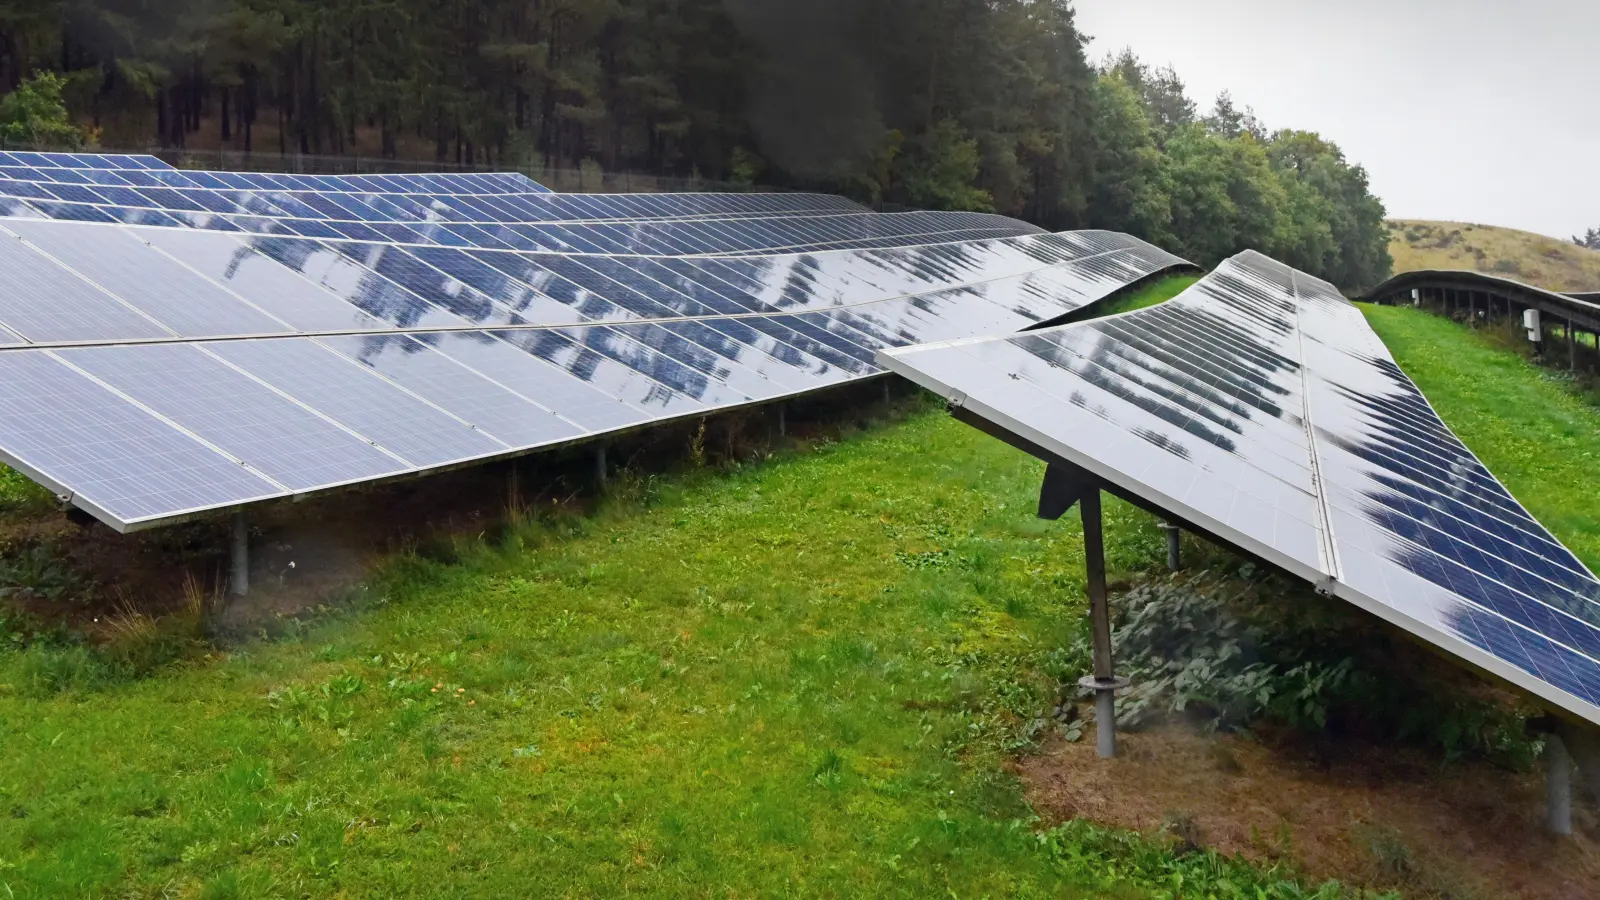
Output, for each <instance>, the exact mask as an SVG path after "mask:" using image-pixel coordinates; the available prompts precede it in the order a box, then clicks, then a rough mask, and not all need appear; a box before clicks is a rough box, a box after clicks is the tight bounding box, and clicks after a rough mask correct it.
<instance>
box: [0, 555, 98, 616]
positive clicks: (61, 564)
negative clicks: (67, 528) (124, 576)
mask: <svg viewBox="0 0 1600 900" xmlns="http://www.w3.org/2000/svg"><path fill="white" fill-rule="evenodd" d="M93 590H94V585H93V584H92V583H90V582H89V581H88V580H86V579H85V578H84V577H83V575H82V574H81V573H80V572H78V570H77V569H75V568H74V567H73V565H72V563H71V561H70V560H69V559H67V558H66V557H65V556H63V555H62V554H61V553H60V552H59V551H58V550H57V549H56V548H55V547H52V546H51V545H49V544H34V545H33V546H30V547H27V548H25V549H23V550H22V551H21V552H20V553H16V554H14V555H12V556H10V557H8V558H5V559H0V599H4V598H7V597H11V598H16V599H34V600H48V601H52V602H59V601H63V600H72V599H76V598H81V597H84V596H87V595H88V594H89V593H90V592H91V591H93Z"/></svg>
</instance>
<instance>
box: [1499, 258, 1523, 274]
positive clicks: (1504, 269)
mask: <svg viewBox="0 0 1600 900" xmlns="http://www.w3.org/2000/svg"><path fill="white" fill-rule="evenodd" d="M1493 271H1495V272H1499V273H1500V274H1502V275H1520V274H1521V273H1522V264H1521V263H1519V262H1517V261H1516V260H1514V259H1501V260H1496V261H1495V264H1494V267H1493Z"/></svg>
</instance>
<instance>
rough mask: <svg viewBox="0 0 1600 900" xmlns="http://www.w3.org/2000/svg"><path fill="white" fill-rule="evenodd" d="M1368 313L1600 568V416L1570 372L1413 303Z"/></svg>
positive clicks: (1576, 548)
mask: <svg viewBox="0 0 1600 900" xmlns="http://www.w3.org/2000/svg"><path fill="white" fill-rule="evenodd" d="M1362 311H1363V312H1364V313H1366V316H1367V321H1369V322H1371V323H1372V326H1373V328H1375V329H1376V330H1377V332H1378V335H1379V336H1380V337H1381V338H1383V341H1384V343H1385V344H1386V345H1388V347H1389V349H1390V351H1391V352H1393V353H1394V356H1395V358H1396V359H1397V360H1399V362H1400V367H1401V368H1402V369H1404V370H1405V372H1406V374H1407V375H1410V376H1411V378H1412V380H1414V381H1415V382H1416V383H1417V386H1418V387H1420V388H1421V389H1422V392H1423V393H1424V394H1426V395H1427V397H1428V399H1429V400H1430V401H1431V402H1432V403H1433V405H1434V407H1435V408H1436V409H1437V410H1438V411H1439V414H1440V415H1441V416H1443V417H1444V420H1445V421H1446V422H1447V423H1449V425H1450V427H1451V429H1453V430H1454V431H1455V433H1456V435H1457V436H1458V437H1460V438H1461V440H1462V441H1464V442H1465V443H1466V445H1467V446H1468V447H1470V448H1471V449H1472V452H1473V453H1475V454H1477V456H1478V458H1479V459H1481V460H1483V463H1484V465H1486V466H1488V467H1489V470H1490V471H1491V472H1493V473H1494V474H1495V475H1496V476H1498V477H1499V479H1500V480H1501V482H1503V483H1504V484H1505V486H1506V487H1507V488H1508V489H1510V491H1511V493H1512V494H1513V495H1514V496H1516V498H1517V499H1518V500H1520V501H1522V504H1523V505H1524V506H1526V507H1527V508H1528V510H1529V511H1530V512H1532V513H1533V514H1534V516H1535V517H1537V518H1538V519H1539V521H1540V522H1543V523H1544V525H1545V526H1546V527H1547V528H1549V529H1550V530H1551V531H1553V532H1554V533H1555V534H1556V536H1557V537H1559V538H1560V539H1561V540H1562V542H1564V543H1565V544H1566V545H1567V546H1568V547H1570V548H1571V549H1572V551H1573V552H1574V553H1576V554H1577V555H1578V556H1579V558H1581V559H1582V560H1583V561H1584V563H1585V564H1587V565H1588V566H1589V568H1590V569H1594V570H1600V506H1597V505H1596V504H1595V503H1594V491H1593V490H1591V489H1590V488H1589V487H1588V485H1589V484H1590V481H1591V479H1592V477H1593V473H1594V471H1595V469H1596V467H1597V466H1600V427H1597V426H1600V416H1597V413H1596V410H1595V408H1594V406H1593V405H1592V404H1591V403H1589V402H1588V401H1587V400H1585V399H1584V398H1583V397H1582V396H1580V395H1579V394H1578V393H1577V392H1576V391H1575V390H1574V389H1573V387H1572V385H1571V382H1570V379H1569V378H1567V377H1565V376H1563V375H1561V374H1559V373H1555V372H1552V371H1550V370H1548V369H1544V368H1541V367H1540V366H1538V365H1537V364H1535V363H1533V362H1531V361H1530V360H1528V359H1526V358H1524V357H1522V356H1520V355H1519V354H1516V353H1513V352H1511V351H1509V350H1506V349H1503V348H1499V347H1496V346H1495V345H1494V343H1493V340H1492V338H1491V337H1490V336H1488V335H1484V334H1481V333H1478V332H1475V331H1473V330H1472V329H1470V328H1468V327H1467V326H1465V325H1462V324H1458V323H1456V322H1452V321H1450V320H1449V319H1446V318H1444V317H1441V316H1437V315H1433V314H1431V313H1428V312H1425V311H1422V310H1418V309H1413V308H1410V307H1388V306H1369V305H1365V304H1363V305H1362Z"/></svg>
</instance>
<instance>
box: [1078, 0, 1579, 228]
mask: <svg viewBox="0 0 1600 900" xmlns="http://www.w3.org/2000/svg"><path fill="white" fill-rule="evenodd" d="M1075 6H1076V8H1077V13H1078V25H1079V27H1080V28H1081V30H1082V31H1083V33H1084V34H1086V35H1088V36H1090V37H1091V38H1093V41H1092V42H1091V43H1090V45H1089V56H1090V59H1091V60H1093V61H1095V62H1099V61H1100V60H1101V59H1102V58H1103V57H1105V56H1106V54H1108V53H1111V52H1114V51H1116V50H1119V49H1121V48H1122V47H1124V46H1131V47H1132V48H1133V50H1134V52H1135V53H1137V54H1138V55H1139V56H1140V57H1141V58H1142V59H1143V60H1144V61H1145V62H1147V63H1150V64H1154V65H1158V66H1159V65H1165V64H1168V63H1170V64H1172V66H1173V67H1174V68H1176V69H1177V71H1178V74H1179V76H1180V77H1182V78H1183V79H1184V81H1185V82H1187V84H1188V86H1189V95H1190V96H1191V97H1192V98H1193V99H1194V100H1195V102H1196V103H1197V104H1198V105H1199V107H1200V109H1201V111H1202V113H1203V112H1205V111H1208V110H1209V109H1210V108H1211V105H1212V101H1213V100H1214V99H1215V97H1216V95H1217V94H1218V93H1219V92H1220V91H1222V90H1224V89H1227V90H1231V91H1232V92H1233V98H1234V102H1235V103H1236V104H1237V105H1238V106H1240V107H1244V106H1253V107H1255V111H1256V115H1258V116H1259V117H1260V118H1261V119H1262V121H1263V122H1264V123H1265V124H1266V125H1267V127H1269V128H1272V129H1277V128H1298V129H1303V130H1306V131H1316V132H1320V133H1321V134H1323V135H1324V136H1325V137H1327V138H1329V139H1331V140H1333V141H1335V142H1336V143H1338V144H1339V145H1340V147H1342V148H1343V149H1344V151H1345V155H1346V156H1347V157H1348V158H1350V159H1351V160H1352V161H1354V162H1356V163H1359V164H1361V165H1363V166H1365V167H1366V169H1367V172H1368V173H1369V174H1370V176H1371V178H1372V186H1373V192H1374V193H1376V194H1377V195H1378V196H1379V197H1381V198H1382V199H1383V201H1384V204H1385V205H1386V206H1387V207H1388V209H1389V215H1390V216H1392V217H1395V218H1403V219H1449V220H1456V221H1467V222H1479V223H1483V224H1489V225H1502V226H1508V227H1512V228H1521V229H1525V230H1528V231H1536V232H1540V233H1543V234H1548V235H1553V236H1555V237H1559V238H1567V237H1570V236H1571V235H1573V234H1574V233H1581V232H1582V231H1583V230H1584V229H1585V228H1587V227H1591V226H1600V166H1597V165H1596V161H1597V159H1600V2H1597V0H1518V2H1495V0H1323V2H1311V0H1275V2H1269V0H1207V2H1199V0H1077V2H1076V4H1075Z"/></svg>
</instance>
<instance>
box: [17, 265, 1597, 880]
mask: <svg viewBox="0 0 1600 900" xmlns="http://www.w3.org/2000/svg"><path fill="white" fill-rule="evenodd" d="M1172 293H1176V290H1172ZM1368 314H1369V316H1370V317H1371V319H1372V321H1373V323H1374V325H1375V327H1377V328H1378V329H1379V331H1380V333H1381V334H1382V335H1383V336H1384V338H1385V339H1386V340H1387V341H1389V342H1390V346H1392V347H1394V348H1395V350H1396V354H1397V356H1398V357H1399V358H1400V359H1401V361H1402V364H1403V365H1404V366H1405V367H1406V368H1407V371H1408V372H1411V374H1413V376H1414V377H1415V378H1416V379H1417V380H1418V382H1419V383H1420V384H1422V386H1423V388H1424V389H1425V390H1426V391H1427V392H1428V393H1429V395H1430V397H1432V398H1433V399H1434V400H1435V402H1436V403H1437V404H1438V406H1439V408H1440V410H1441V412H1442V413H1443V414H1444V415H1445V416H1446V418H1447V419H1448V420H1449V421H1450V422H1451V424H1452V425H1453V426H1455V427H1456V428H1457V430H1458V432H1459V433H1460V434H1461V435H1462V437H1463V438H1464V439H1466V440H1467V442H1468V443H1469V444H1470V445H1471V446H1472V447H1473V448H1474V449H1475V450H1477V451H1478V452H1479V453H1480V454H1481V455H1482V456H1483V458H1484V459H1485V461H1486V462H1487V463H1488V464H1489V465H1490V467H1491V468H1493V469H1494V470H1495V471H1496V472H1497V473H1499V474H1501V475H1502V476H1503V477H1504V478H1505V480H1506V481H1507V483H1508V485H1510V487H1511V488H1512V490H1513V491H1514V492H1515V493H1516V494H1517V495H1518V496H1519V497H1520V498H1521V499H1523V500H1524V501H1525V502H1527V503H1528V505H1529V506H1530V507H1531V508H1533V509H1534V510H1535V512H1536V513H1537V514H1538V515H1540V516H1541V517H1542V518H1543V519H1544V521H1545V522H1546V523H1547V524H1549V525H1551V526H1552V527H1553V528H1554V529H1555V530H1556V531H1557V533H1558V534H1560V535H1561V536H1562V537H1563V538H1564V539H1566V540H1568V541H1569V543H1571V544H1572V545H1573V546H1574V548H1575V549H1578V550H1579V552H1580V553H1581V554H1582V555H1584V556H1585V558H1586V559H1589V560H1591V562H1594V561H1596V557H1600V539H1597V535H1600V528H1597V527H1596V521H1595V519H1594V518H1593V517H1592V516H1586V515H1585V514H1584V511H1583V506H1584V503H1583V502H1582V501H1583V497H1584V496H1586V495H1587V492H1581V491H1571V490H1568V489H1567V488H1569V487H1570V485H1573V484H1582V483H1583V481H1582V479H1581V478H1580V477H1579V475H1580V474H1581V473H1580V471H1579V469H1580V467H1581V465H1582V460H1583V459H1584V458H1587V459H1589V460H1591V462H1592V459H1593V455H1594V454H1595V453H1596V452H1597V451H1600V439H1597V438H1596V437H1595V435H1594V427H1593V426H1594V418H1593V417H1594V413H1593V411H1592V410H1590V409H1589V408H1587V407H1585V406H1584V405H1583V404H1582V402H1581V401H1578V400H1576V399H1573V398H1572V397H1570V396H1569V395H1568V394H1567V393H1565V389H1564V387H1563V386H1562V385H1561V384H1560V383H1559V382H1558V381H1555V380H1551V379H1549V378H1547V377H1545V376H1543V375H1542V374H1541V373H1540V372H1539V371H1538V370H1536V369H1534V368H1533V367H1532V366H1530V365H1528V364H1526V363H1524V362H1522V361H1520V360H1517V359H1516V358H1515V357H1514V356H1512V355H1511V354H1509V353H1504V352H1501V351H1494V350H1491V349H1489V348H1488V347H1487V345H1483V344H1482V343H1481V341H1480V339H1479V338H1478V337H1477V336H1475V335H1473V334H1472V333H1471V332H1470V331H1468V330H1467V329H1466V328H1465V327H1463V326H1459V325H1455V324H1452V323H1449V322H1447V321H1444V320H1442V319H1437V318H1434V317H1432V316H1429V315H1426V314H1424V313H1420V312H1417V311H1414V310H1409V309H1371V310H1368ZM1485 372H1488V373H1490V375H1489V376H1488V377H1485V375H1484V373H1485ZM1501 416H1504V417H1505V419H1504V421H1501V420H1500V419H1499V418H1498V417H1501ZM1585 416H1587V417H1588V418H1587V419H1585ZM1581 454H1588V456H1587V457H1583V456H1581ZM1041 474H1042V467H1041V466H1040V465H1039V464H1037V463H1035V462H1034V461H1032V460H1030V459H1028V458H1026V457H1024V456H1023V455H1021V454H1020V453H1017V452H1015V451H1013V450H1011V449H1009V448H1007V447H1005V446H1004V445H1002V444H1000V443H999V442H997V441H994V440H992V439H990V438H987V437H985V436H983V435H981V434H979V433H978V432H976V431H973V430H972V429H969V428H966V427H964V426H961V425H959V424H957V423H955V422H954V421H952V420H950V419H949V418H948V417H947V416H945V415H944V414H943V413H942V412H940V411H938V410H936V409H934V408H931V407H927V406H924V407H918V408H917V409H915V410H913V411H912V412H910V413H909V414H908V415H907V416H906V417H904V418H903V419H901V420H899V421H895V422H890V423H884V424H882V425H880V426H878V427H875V428H873V429H871V430H869V431H866V432H864V433H860V434H855V435H851V436H847V438H846V439H843V440H840V441H838V442H834V443H828V444H825V445H823V446H821V447H818V448H814V449H812V450H810V451H808V452H804V453H801V452H791V453H785V454H780V455H778V456H777V457H775V458H773V459H771V460H768V461H766V462H763V463H760V464H758V465H748V466H742V467H737V468H734V469H731V470H717V471H710V470H705V471H699V472H689V473H687V474H683V475H680V476H672V477H651V478H642V477H630V478H624V479H620V481H619V482H618V483H617V484H616V486H615V488H614V494H613V496H612V497H611V498H610V499H609V500H608V501H607V502H606V503H605V504H604V505H603V506H602V508H601V509H600V510H599V511H597V512H595V513H593V514H590V515H586V516H582V517H579V516H576V515H557V514H554V513H552V514H549V515H538V514H532V515H530V516H529V517H528V518H527V521H525V522H524V523H523V524H521V525H520V526H519V527H516V528H513V529H511V530H510V532H509V533H508V534H507V535H505V536H503V537H499V538H495V539H493V541H492V542H485V541H484V540H480V539H472V540H462V541H460V542H458V543H456V544H454V545H447V546H436V547H432V548H429V549H428V551H427V552H426V554H425V555H408V556H402V557H398V558H395V559H392V560H390V561H389V562H387V563H386V564H384V565H383V566H382V568H381V570H380V571H378V572H376V573H374V575H373V577H371V578H370V579H369V580H368V581H367V583H366V584H365V586H363V587H361V588H358V589H357V590H355V591H353V592H352V597H351V598H350V600H349V602H348V604H347V606H346V607H345V608H344V609H343V611H341V612H333V613H327V614H324V615H323V616H322V617H321V618H319V619H317V620H316V621H315V622H314V623H312V624H309V625H306V626H304V627H302V628H299V629H297V630H296V631H294V632H293V633H291V634H290V635H289V636H287V637H284V638H281V639H275V640H270V641H269V640H258V641H253V642H250V643H247V644H245V645H242V646H239V647H235V648H233V649H231V650H230V651H228V652H221V651H213V652H210V653H208V654H205V655H203V656H191V657H190V658H189V659H187V661H185V662H183V663H180V664H175V665H172V666H169V667H167V668H164V669H162V670H161V671H159V672H158V673H157V674H155V675H153V676H150V677H146V678H139V679H127V678H123V677H119V676H117V675H114V674H112V670H110V669H108V668H107V667H106V666H105V664H104V663H103V662H102V660H101V657H102V654H101V652H100V651H91V650H87V649H84V648H82V647H77V646H72V645H70V644H46V645H36V646H33V647H29V648H21V649H0V741H3V743H4V746H5V748H6V752H5V753H4V754H3V755H0V810H4V811H6V812H7V814H6V815H0V887H3V888H4V890H5V893H6V896H7V897H53V896H111V895H115V896H135V897H137V896H197V897H213V898H221V897H242V896H249V897H269V896H284V895H297V896H313V897H324V896H329V897H331V896H341V897H357V896H372V897H393V896H426V897H461V896H505V895H516V896H525V895H542V896H548V895H555V896H592V895H614V894H620V893H624V892H631V893H649V894H652V895H665V896H703V895H706V894H709V893H717V894H723V895H729V896H751V895H771V894H794V895H806V896H812V895H820V896H881V895H896V896H919V897H921V896H932V895H935V894H939V895H949V896H959V897H969V896H1006V897H1012V896H1023V897H1026V896H1041V897H1042V896H1056V897H1060V896H1065V897H1073V896H1084V897H1088V896H1124V897H1145V896H1174V895H1182V896H1217V897H1251V898H1256V897H1284V898H1287V897H1300V896H1308V894H1307V893H1305V892H1303V890H1302V889H1301V888H1299V887H1297V886H1295V885H1293V884H1290V883H1287V882H1280V881H1279V880H1278V879H1279V874H1278V873H1263V872H1261V871H1260V870H1257V869H1251V868H1248V867H1243V866H1240V865H1236V864H1231V863H1223V862H1221V861H1219V860H1217V859H1215V858H1214V857H1210V856H1207V855H1206V854H1190V855H1187V856H1177V855H1175V854H1174V853H1173V852H1172V851H1171V850H1169V849H1168V848H1167V847H1166V846H1165V845H1163V844H1161V843H1159V842H1153V841H1151V840H1147V839H1144V838H1138V837H1134V836H1129V835H1125V834H1120V833H1114V832H1107V831H1103V830H1100V829H1096V828H1094V827H1093V826H1089V825H1087V824H1082V823H1076V824H1069V825H1067V826H1064V827H1062V828H1058V829H1052V830H1041V826H1040V825H1039V824H1038V823H1037V822H1035V821H1034V820H1033V819H1032V813H1031V811H1030V810H1029V808H1028V807H1027V805H1026V804H1025V803H1024V801H1023V799H1022V795H1021V791H1020V788H1019V786H1018V783H1017V781H1016V779H1015V778H1014V776H1013V775H1011V774H1010V773H1009V770H1008V765H1007V764H1008V761H1009V760H1010V759H1012V758H1013V757H1014V755H1015V754H1016V753H1018V752H1025V751H1026V748H1027V747H1029V746H1030V745H1031V744H1032V742H1033V741H1034V740H1035V739H1036V738H1037V737H1038V735H1039V734H1040V733H1041V729H1043V728H1045V727H1046V724H1045V722H1044V721H1042V720H1041V719H1039V718H1038V717H1039V716H1040V715H1041V712H1042V711H1044V710H1047V709H1048V708H1049V706H1050V704H1051V703H1052V701H1053V698H1054V696H1055V691H1056V687H1055V686H1056V685H1057V684H1058V683H1060V681H1061V680H1062V679H1067V678H1076V677H1077V675H1079V674H1080V673H1081V672H1083V671H1084V670H1085V669H1086V667H1087V661H1086V660H1085V659H1082V658H1079V656H1078V655H1077V653H1076V652H1075V651H1072V650H1064V649H1062V648H1064V647H1073V646H1076V645H1077V644H1076V638H1078V637H1079V636H1080V628H1081V625H1082V622H1083V618H1084V617H1083V609H1082V605H1083V601H1082V599H1081V598H1082V582H1081V578H1082V548H1081V539H1080V536H1079V534H1078V529H1077V526H1076V524H1075V523H1074V522H1072V521H1071V517H1069V519H1068V520H1065V521H1063V522H1061V523H1044V522H1040V521H1039V520H1037V519H1036V518H1035V517H1034V515H1033V513H1034V503H1035V498H1036V496H1037V490H1038V484H1039V478H1040V476H1041ZM1107 514H1108V539H1109V546H1108V552H1109V553H1110V557H1111V559H1110V562H1111V567H1112V568H1113V570H1116V571H1120V572H1128V571H1131V570H1137V569H1142V568H1147V567H1150V566H1153V565H1158V564H1159V562H1160V561H1161V560H1162V559H1163V556H1164V542H1163V536H1162V534H1161V532H1160V531H1159V530H1158V529H1157V528H1156V527H1155V524H1154V522H1153V521H1152V520H1151V519H1150V518H1149V517H1148V516H1146V515H1144V514H1142V513H1138V512H1136V511H1134V510H1132V509H1130V508H1128V507H1126V506H1124V505H1122V504H1120V503H1116V502H1113V503H1110V504H1109V505H1108V507H1107ZM129 630H130V631H132V632H137V631H138V625H137V623H130V625H129ZM135 636H137V635H135ZM0 644H3V642H0ZM1258 888H1259V890H1260V891H1261V893H1259V894H1258V893H1257V889H1258ZM1320 896H1325V897H1332V896H1339V894H1338V893H1337V892H1336V889H1334V888H1331V887H1330V888H1328V890H1327V892H1326V893H1324V894H1322V895H1320Z"/></svg>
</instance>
